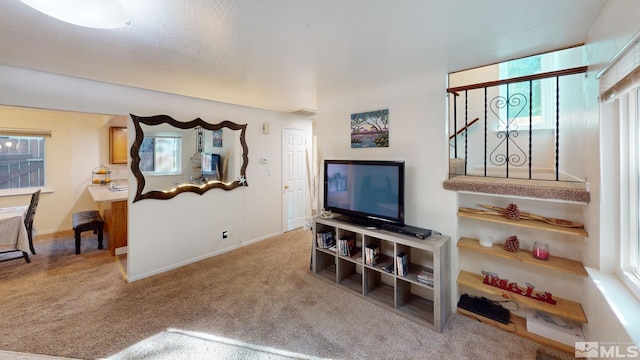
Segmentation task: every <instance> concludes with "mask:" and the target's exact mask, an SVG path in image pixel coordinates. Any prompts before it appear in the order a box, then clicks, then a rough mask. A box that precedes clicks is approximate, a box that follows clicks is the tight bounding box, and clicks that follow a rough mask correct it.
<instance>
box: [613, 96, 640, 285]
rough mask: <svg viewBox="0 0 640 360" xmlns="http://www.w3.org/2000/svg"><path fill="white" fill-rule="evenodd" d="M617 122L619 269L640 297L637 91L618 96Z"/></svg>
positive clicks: (639, 141) (639, 171)
mask: <svg viewBox="0 0 640 360" xmlns="http://www.w3.org/2000/svg"><path fill="white" fill-rule="evenodd" d="M617 104H618V106H619V118H620V119H619V120H620V130H619V134H620V205H619V206H620V270H621V275H622V278H623V280H624V281H625V283H626V284H627V286H628V287H629V288H630V289H631V290H632V292H634V293H635V294H636V296H638V297H640V238H639V234H640V198H639V196H640V112H639V111H638V104H640V89H639V88H638V87H637V86H636V87H635V88H633V89H632V90H631V91H629V92H627V93H625V94H622V95H620V96H618V97H617Z"/></svg>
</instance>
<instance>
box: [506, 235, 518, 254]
mask: <svg viewBox="0 0 640 360" xmlns="http://www.w3.org/2000/svg"><path fill="white" fill-rule="evenodd" d="M504 249H505V250H507V251H510V252H518V249H520V240H518V237H517V236H515V235H513V236H509V238H508V239H507V240H506V241H505V242H504Z"/></svg>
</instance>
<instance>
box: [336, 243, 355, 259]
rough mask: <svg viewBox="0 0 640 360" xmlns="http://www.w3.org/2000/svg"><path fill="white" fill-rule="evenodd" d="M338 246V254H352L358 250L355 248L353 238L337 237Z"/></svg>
mask: <svg viewBox="0 0 640 360" xmlns="http://www.w3.org/2000/svg"><path fill="white" fill-rule="evenodd" d="M338 246H339V247H338V255H340V256H353V255H355V254H357V253H358V251H359V250H358V248H356V240H355V239H339V240H338Z"/></svg>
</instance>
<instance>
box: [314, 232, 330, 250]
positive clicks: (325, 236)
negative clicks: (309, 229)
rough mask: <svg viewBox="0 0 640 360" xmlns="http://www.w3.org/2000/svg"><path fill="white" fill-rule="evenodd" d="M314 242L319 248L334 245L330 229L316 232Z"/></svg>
mask: <svg viewBox="0 0 640 360" xmlns="http://www.w3.org/2000/svg"><path fill="white" fill-rule="evenodd" d="M316 242H317V245H318V248H320V249H328V248H330V247H331V246H333V245H334V243H333V232H331V231H326V232H319V233H317V234H316Z"/></svg>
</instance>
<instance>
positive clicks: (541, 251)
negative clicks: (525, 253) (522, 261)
mask: <svg viewBox="0 0 640 360" xmlns="http://www.w3.org/2000/svg"><path fill="white" fill-rule="evenodd" d="M533 257H534V258H536V259H540V260H549V244H547V243H544V242H541V241H536V242H534V243H533Z"/></svg>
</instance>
